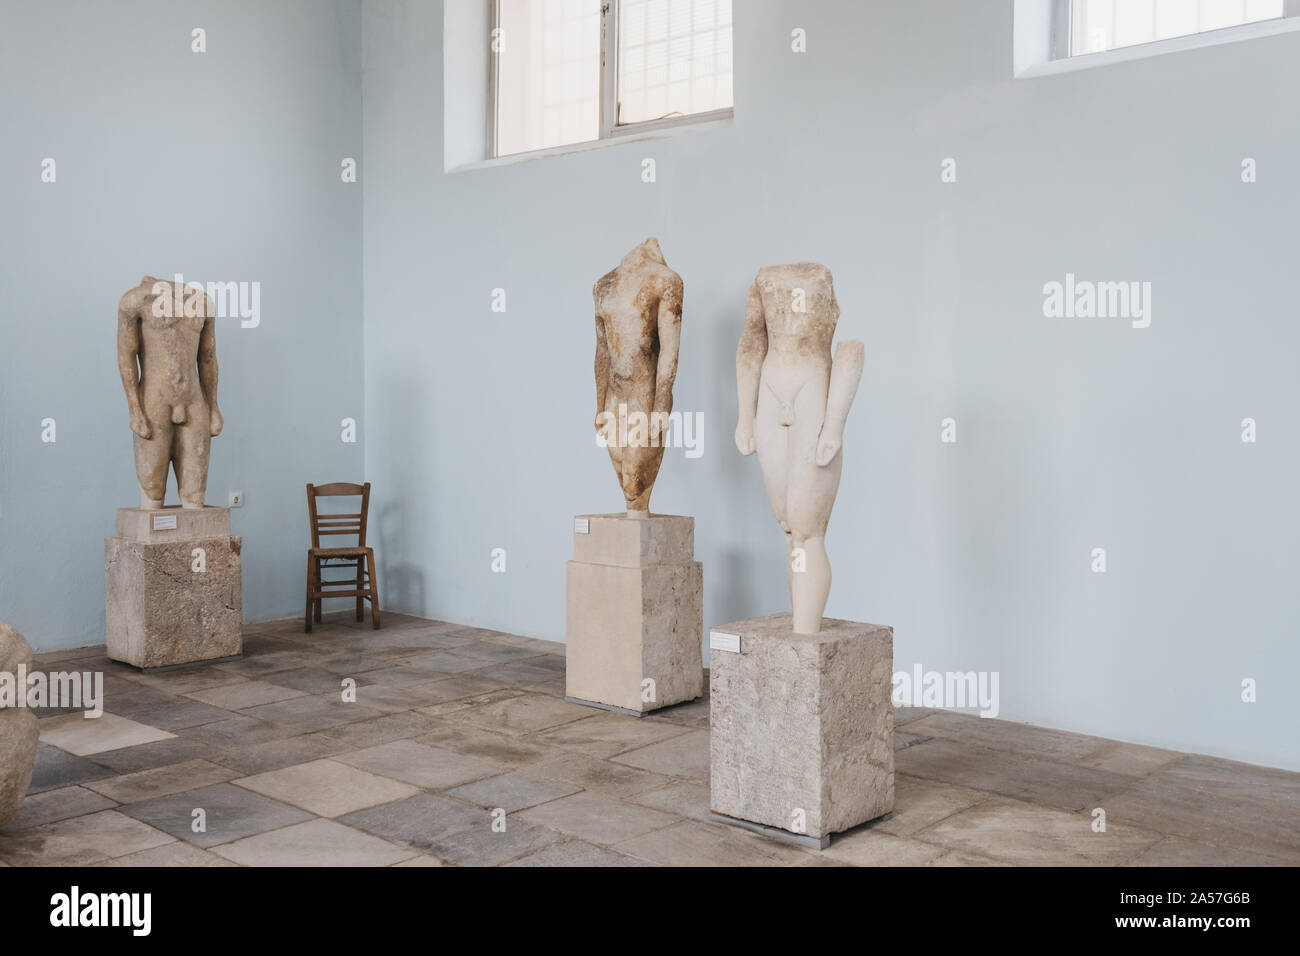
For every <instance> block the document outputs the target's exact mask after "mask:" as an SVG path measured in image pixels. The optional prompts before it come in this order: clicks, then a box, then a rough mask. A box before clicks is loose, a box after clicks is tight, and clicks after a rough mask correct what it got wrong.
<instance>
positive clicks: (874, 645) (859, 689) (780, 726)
mask: <svg viewBox="0 0 1300 956" xmlns="http://www.w3.org/2000/svg"><path fill="white" fill-rule="evenodd" d="M791 626H792V622H791V617H790V615H789V614H773V615H771V616H770V617H761V618H755V619H753V620H749V621H736V622H735V623H732V624H727V625H724V626H722V627H718V628H714V629H713V630H712V631H711V632H710V635H709V647H710V651H709V694H710V708H711V724H712V729H711V733H710V749H711V754H710V771H711V772H710V789H711V797H710V808H711V809H712V811H713V814H714V816H715V817H717V818H718V819H721V820H724V821H725V822H728V823H736V824H739V825H742V826H750V827H751V828H753V829H760V830H763V831H766V832H770V833H772V834H773V835H778V836H782V837H785V838H787V839H792V840H794V841H796V842H801V843H806V844H811V845H813V846H816V847H825V846H826V845H827V844H829V842H830V834H832V833H838V832H840V831H841V830H847V829H849V828H850V827H854V826H857V825H858V824H860V823H866V822H867V821H868V820H874V819H876V818H877V817H880V816H883V815H884V814H886V813H889V812H890V811H891V810H893V808H894V705H893V698H892V692H893V670H894V631H893V628H889V627H880V626H878V625H875V624H857V623H854V622H852V621H838V620H833V619H831V618H824V619H823V620H822V629H821V633H820V634H794V633H792V631H791ZM737 647H738V649H736V648H737Z"/></svg>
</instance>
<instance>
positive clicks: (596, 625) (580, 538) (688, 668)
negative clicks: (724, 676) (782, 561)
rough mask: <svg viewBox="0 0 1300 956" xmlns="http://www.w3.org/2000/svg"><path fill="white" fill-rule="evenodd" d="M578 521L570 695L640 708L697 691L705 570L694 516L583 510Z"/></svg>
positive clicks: (568, 654)
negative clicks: (642, 515)
mask: <svg viewBox="0 0 1300 956" xmlns="http://www.w3.org/2000/svg"><path fill="white" fill-rule="evenodd" d="M574 526H575V531H574V535H573V560H572V561H570V562H568V574H567V584H566V605H565V606H566V624H565V640H566V648H565V659H566V675H565V694H566V697H567V698H568V699H569V700H571V701H573V702H574V703H579V704H583V703H586V704H593V705H597V706H601V707H603V708H605V709H607V710H608V709H613V710H619V711H623V712H629V713H634V714H638V715H640V714H646V713H649V712H650V711H653V710H658V709H660V708H661V707H670V706H672V705H673V704H680V703H683V702H685V701H688V700H694V699H695V698H697V697H699V696H700V694H702V693H703V692H704V661H703V655H702V652H701V636H702V631H703V621H704V617H703V605H702V595H703V588H704V572H703V566H702V565H701V564H700V563H699V562H698V561H696V560H695V519H694V518H690V517H684V516H680V515H651V516H649V517H646V518H629V517H627V516H626V515H622V514H616V515H579V516H578V518H577V519H576V520H575V522H574ZM584 527H585V528H586V531H585V532H584V531H582V530H580V529H582V528H584ZM646 681H652V682H653V684H647V683H646Z"/></svg>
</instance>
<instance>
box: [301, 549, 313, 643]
mask: <svg viewBox="0 0 1300 956" xmlns="http://www.w3.org/2000/svg"><path fill="white" fill-rule="evenodd" d="M314 563H315V562H314V561H313V560H312V557H311V555H310V554H309V555H307V612H306V614H305V615H304V620H303V625H304V628H303V629H304V630H305V631H306V632H307V633H308V634H310V633H311V612H312V597H311V592H312V583H313V582H312V573H311V571H312V565H313V564H314Z"/></svg>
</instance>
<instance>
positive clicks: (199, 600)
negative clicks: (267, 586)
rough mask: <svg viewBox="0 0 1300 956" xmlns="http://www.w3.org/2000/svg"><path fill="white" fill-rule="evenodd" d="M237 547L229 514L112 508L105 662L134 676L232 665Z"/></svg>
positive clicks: (237, 631) (238, 640)
mask: <svg viewBox="0 0 1300 956" xmlns="http://www.w3.org/2000/svg"><path fill="white" fill-rule="evenodd" d="M242 543H243V542H242V541H241V539H240V538H238V537H232V536H231V534H230V509H229V508H202V509H198V508H195V509H183V508H180V507H171V508H156V509H146V508H119V509H118V510H117V537H114V538H107V539H106V540H105V541H104V578H105V585H106V589H107V605H106V608H105V615H106V618H107V643H108V656H109V657H110V658H111V659H113V660H115V661H122V662H124V663H127V664H131V665H133V666H135V667H139V668H141V669H142V670H152V669H155V668H162V667H176V666H179V665H181V664H194V663H200V662H204V661H217V660H231V659H233V658H237V657H239V656H240V655H241V654H242V653H243V643H244V641H243V634H242V624H243V613H242V603H241V602H242V599H241V595H242V584H241V578H240V561H239V552H240V548H241V546H242ZM198 549H202V550H201V552H200V551H199V550H198Z"/></svg>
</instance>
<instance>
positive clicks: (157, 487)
mask: <svg viewBox="0 0 1300 956" xmlns="http://www.w3.org/2000/svg"><path fill="white" fill-rule="evenodd" d="M150 421H151V422H152V425H153V434H152V435H151V436H150V437H149V438H148V439H147V440H146V439H144V438H141V437H140V436H139V435H133V436H132V437H133V438H134V439H135V476H136V478H137V479H138V480H139V482H140V507H141V508H144V509H146V510H150V509H155V508H161V507H162V506H163V497H164V496H165V495H166V494H167V466H168V464H170V462H171V449H172V426H171V422H170V421H168V420H167V418H166V417H162V418H161V420H159V419H158V418H151V419H150Z"/></svg>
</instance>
